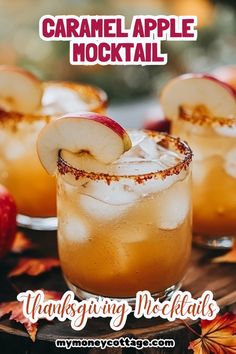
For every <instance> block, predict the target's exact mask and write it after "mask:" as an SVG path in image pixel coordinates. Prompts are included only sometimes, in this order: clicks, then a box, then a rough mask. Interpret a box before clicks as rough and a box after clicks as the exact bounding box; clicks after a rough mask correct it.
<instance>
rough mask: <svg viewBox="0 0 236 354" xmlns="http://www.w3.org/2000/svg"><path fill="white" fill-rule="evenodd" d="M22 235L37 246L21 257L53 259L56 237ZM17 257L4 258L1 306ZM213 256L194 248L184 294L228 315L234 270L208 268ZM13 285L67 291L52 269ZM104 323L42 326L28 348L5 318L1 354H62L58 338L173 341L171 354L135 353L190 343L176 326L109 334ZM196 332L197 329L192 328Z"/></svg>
mask: <svg viewBox="0 0 236 354" xmlns="http://www.w3.org/2000/svg"><path fill="white" fill-rule="evenodd" d="M26 234H27V235H28V236H29V237H30V238H31V239H32V241H33V242H34V243H35V244H36V245H37V248H35V249H34V250H31V251H27V252H26V253H24V256H30V257H44V256H57V246H56V233H54V232H40V231H26ZM19 257H20V255H13V256H10V257H8V258H7V262H6V264H4V265H1V272H0V282H1V283H0V284H1V286H0V301H10V300H15V298H16V290H15V289H14V288H13V287H12V286H11V283H10V282H9V281H7V278H6V273H7V272H8V271H9V269H10V268H12V267H13V266H14V265H15V264H16V262H17V260H18V259H19ZM211 257H212V253H209V252H207V251H204V250H201V249H197V248H193V252H192V257H191V263H190V267H189V269H188V271H187V275H186V278H185V280H184V284H183V288H182V289H183V290H188V291H190V292H191V294H192V295H193V296H194V297H198V296H200V295H201V294H202V292H203V291H204V290H211V291H212V292H213V294H214V298H215V299H216V300H217V301H218V304H219V305H220V306H221V307H222V308H223V309H224V310H228V309H232V307H233V306H235V303H236V264H216V263H211ZM14 284H15V285H16V287H17V288H19V289H20V290H21V291H24V290H27V289H40V288H44V289H47V290H54V291H63V292H64V291H66V290H67V287H66V284H65V282H64V280H63V278H62V275H61V271H60V269H53V270H51V271H50V272H48V273H45V274H42V275H40V276H37V277H29V276H25V275H24V276H21V277H17V278H14ZM108 323H109V321H108V319H101V318H100V319H91V320H89V322H88V324H87V325H86V327H85V328H84V329H83V330H82V331H80V332H77V331H74V330H72V329H71V327H70V322H69V321H66V322H59V321H57V320H54V321H53V322H52V323H49V322H46V321H41V323H40V326H39V329H38V333H37V339H36V342H35V343H33V342H32V341H31V340H30V339H29V337H28V334H27V332H26V331H25V329H24V327H23V326H22V325H21V324H17V323H15V322H14V321H9V320H8V319H7V318H6V317H5V318H3V319H2V320H0V353H1V354H8V353H14V354H21V353H25V354H26V353H28V354H29V353H32V354H36V353H45V354H46V353H63V352H64V351H65V350H66V349H64V351H63V350H62V349H57V348H56V347H55V344H54V341H55V339H57V338H87V337H89V338H91V337H92V338H118V337H121V336H123V337H126V336H131V337H134V338H149V339H152V338H173V339H175V341H176V347H175V349H171V350H170V351H168V350H160V351H158V350H157V349H154V348H153V349H152V348H148V349H142V351H140V353H145V354H146V353H180V354H184V353H188V351H187V349H186V348H187V346H188V343H189V341H190V340H192V339H193V336H192V333H191V332H190V331H189V330H188V329H187V328H186V327H185V326H184V325H183V324H182V323H181V322H180V321H175V322H174V323H171V322H168V321H164V320H161V319H150V320H148V319H139V320H137V319H135V318H134V317H132V316H130V318H129V319H128V321H127V323H126V326H125V328H124V329H123V330H121V331H119V332H114V331H112V330H111V329H110V327H109V325H108ZM193 325H194V328H195V329H196V330H198V325H197V323H195V324H193ZM73 352H76V353H78V352H79V353H98V352H99V350H98V349H95V348H90V349H79V350H78V349H77V350H70V351H69V353H73ZM102 352H103V353H106V352H109V353H116V354H117V353H126V352H127V353H136V352H138V351H137V350H136V351H135V349H133V350H131V349H129V350H128V349H123V350H122V349H121V348H113V349H109V350H104V351H102Z"/></svg>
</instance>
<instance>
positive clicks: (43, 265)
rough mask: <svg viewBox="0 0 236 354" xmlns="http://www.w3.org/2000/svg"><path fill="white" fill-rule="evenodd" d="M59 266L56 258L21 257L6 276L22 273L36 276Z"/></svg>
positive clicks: (15, 275)
mask: <svg viewBox="0 0 236 354" xmlns="http://www.w3.org/2000/svg"><path fill="white" fill-rule="evenodd" d="M59 266H60V262H59V260H58V259H56V258H22V259H21V260H20V261H19V263H18V264H17V265H16V267H15V268H14V269H12V270H11V271H10V273H9V274H8V277H17V276H19V275H22V274H28V275H31V276H36V275H39V274H41V273H44V272H48V271H49V270H50V269H52V268H54V267H59Z"/></svg>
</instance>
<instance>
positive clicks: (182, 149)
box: [57, 130, 193, 184]
mask: <svg viewBox="0 0 236 354" xmlns="http://www.w3.org/2000/svg"><path fill="white" fill-rule="evenodd" d="M144 131H145V132H146V133H147V134H148V136H151V137H152V138H153V139H154V140H155V141H156V143H158V144H160V145H161V146H162V147H165V148H169V146H170V145H171V146H172V147H174V149H175V150H177V151H178V152H179V153H180V154H182V155H184V156H183V160H182V161H180V162H178V163H177V164H176V165H175V166H173V167H169V168H166V169H164V170H157V171H155V172H149V173H145V174H140V175H119V176H118V175H110V174H107V173H96V172H86V171H84V170H79V169H77V168H75V167H73V166H71V165H70V164H69V163H68V162H67V161H65V160H64V159H63V158H62V157H61V156H60V154H59V156H58V162H57V166H58V171H59V173H60V174H61V175H65V174H67V173H69V174H72V175H73V176H74V178H75V179H76V180H78V179H79V178H81V177H85V178H88V179H90V180H93V181H100V180H105V181H106V182H107V184H110V183H111V182H114V181H119V180H121V179H132V180H134V181H135V182H136V183H138V184H141V183H144V182H146V181H148V180H150V179H152V178H158V179H165V178H166V177H168V176H172V175H178V174H179V173H180V172H181V171H183V170H187V168H188V167H189V165H190V163H191V161H192V156H193V153H192V150H191V149H190V147H189V146H188V144H187V143H186V142H184V141H181V140H180V139H179V138H176V137H173V136H171V135H168V134H166V133H159V132H153V131H146V130H144Z"/></svg>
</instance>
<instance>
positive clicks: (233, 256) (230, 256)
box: [212, 245, 236, 263]
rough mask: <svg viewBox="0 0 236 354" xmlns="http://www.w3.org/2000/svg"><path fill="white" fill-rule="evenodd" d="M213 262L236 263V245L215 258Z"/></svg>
mask: <svg viewBox="0 0 236 354" xmlns="http://www.w3.org/2000/svg"><path fill="white" fill-rule="evenodd" d="M212 262H213V263H236V245H235V246H234V248H232V250H231V251H229V252H227V253H226V254H224V255H223V256H220V257H216V258H213V260H212Z"/></svg>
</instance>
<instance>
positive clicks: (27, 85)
mask: <svg viewBox="0 0 236 354" xmlns="http://www.w3.org/2000/svg"><path fill="white" fill-rule="evenodd" d="M3 84H5V87H1V86H2V85H3ZM1 92H2V94H1ZM106 103H107V97H106V94H105V93H104V92H103V91H102V90H100V89H97V88H95V87H92V86H89V85H84V84H76V83H69V82H45V83H42V82H40V81H39V80H38V79H37V78H36V77H34V76H33V75H31V74H30V73H28V72H26V71H24V70H22V69H19V68H15V67H5V66H4V67H0V127H1V131H0V152H1V159H0V183H2V184H4V185H5V186H6V187H7V188H8V189H9V191H10V192H11V193H12V195H13V196H14V198H15V200H16V203H17V207H18V213H19V214H18V223H19V224H20V225H21V226H25V227H28V228H33V229H45V230H50V229H55V228H56V226H57V219H56V183H55V179H54V178H53V177H51V176H49V175H48V174H47V173H46V172H45V170H44V169H43V168H42V166H41V164H40V162H39V160H38V156H37V152H36V140H37V136H38V133H39V131H40V130H41V129H42V128H43V127H44V126H45V125H46V124H48V123H49V122H50V121H51V120H53V119H56V117H58V116H59V115H60V114H63V113H67V112H70V111H73V110H81V111H83V110H88V109H90V110H92V111H95V112H103V111H104V110H105V109H106Z"/></svg>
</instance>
